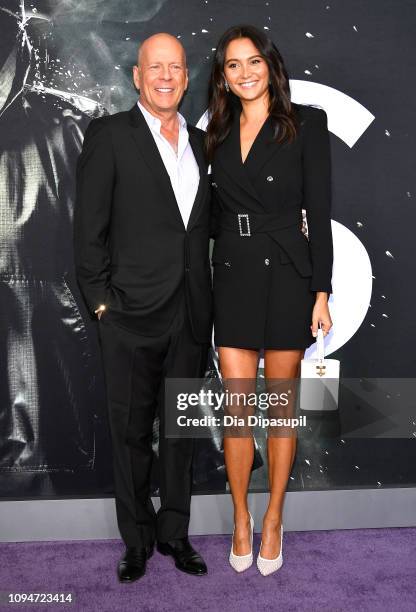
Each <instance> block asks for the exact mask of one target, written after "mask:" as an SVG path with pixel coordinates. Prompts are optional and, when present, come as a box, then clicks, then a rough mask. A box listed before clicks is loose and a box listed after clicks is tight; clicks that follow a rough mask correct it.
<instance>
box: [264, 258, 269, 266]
mask: <svg viewBox="0 0 416 612" xmlns="http://www.w3.org/2000/svg"><path fill="white" fill-rule="evenodd" d="M264 264H265V265H266V266H268V265H270V259H269V258H268V257H266V259H265V260H264Z"/></svg>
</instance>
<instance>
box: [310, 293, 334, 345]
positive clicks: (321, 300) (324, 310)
mask: <svg viewBox="0 0 416 612" xmlns="http://www.w3.org/2000/svg"><path fill="white" fill-rule="evenodd" d="M318 323H321V327H322V331H323V332H324V337H325V336H326V335H327V334H328V333H329V330H330V329H331V327H332V319H331V315H330V314H329V308H328V294H327V293H326V291H317V292H316V301H315V306H314V307H313V311H312V325H311V331H312V335H313V336H314V337H315V338H316V336H317V334H318V328H319V325H318Z"/></svg>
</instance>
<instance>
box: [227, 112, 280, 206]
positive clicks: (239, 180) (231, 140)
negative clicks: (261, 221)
mask: <svg viewBox="0 0 416 612" xmlns="http://www.w3.org/2000/svg"><path fill="white" fill-rule="evenodd" d="M282 146H284V145H281V144H277V143H276V140H275V139H274V137H273V126H272V121H271V119H270V117H268V118H267V119H266V121H265V123H264V124H263V126H262V127H261V129H260V131H259V133H258V134H257V137H256V139H255V140H254V142H253V144H252V146H251V148H250V151H249V153H248V155H247V158H246V160H245V163H244V164H243V162H242V159H241V144H240V113H239V112H235V113H234V117H233V122H232V125H231V130H230V134H229V135H228V137H227V138H226V139H225V140H224V142H223V143H222V144H221V145H220V146H219V147H218V149H217V159H218V161H219V162H220V163H221V166H222V169H223V170H224V171H225V172H227V174H228V175H229V176H230V177H231V178H232V179H233V180H234V182H235V183H236V184H237V185H238V186H239V188H240V189H241V191H242V192H244V196H245V197H244V205H245V206H246V207H247V208H252V209H253V210H258V206H259V204H260V205H261V207H262V208H264V205H263V202H262V201H261V199H260V197H259V195H258V193H257V191H256V189H255V187H254V185H253V183H252V181H251V180H250V175H251V176H256V175H257V174H258V173H259V172H260V170H261V169H262V167H263V166H264V164H265V163H266V162H267V161H268V160H269V159H270V157H271V156H273V155H275V154H276V153H277V152H278V151H280V149H281V147H282ZM248 169H249V170H250V172H248Z"/></svg>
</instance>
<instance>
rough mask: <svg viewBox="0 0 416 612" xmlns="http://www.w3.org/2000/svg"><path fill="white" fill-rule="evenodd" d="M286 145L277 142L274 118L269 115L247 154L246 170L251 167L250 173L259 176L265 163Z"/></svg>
mask: <svg viewBox="0 0 416 612" xmlns="http://www.w3.org/2000/svg"><path fill="white" fill-rule="evenodd" d="M284 146H285V145H284V144H282V143H277V142H276V139H275V138H274V129H273V124H272V120H271V118H270V116H269V117H268V118H267V119H266V121H265V122H264V124H263V126H262V127H261V129H260V131H259V133H258V134H257V137H256V139H255V141H254V142H253V144H252V146H251V149H250V151H249V153H248V155H247V158H246V161H245V164H244V165H245V166H246V170H247V169H248V168H249V170H250V171H249V174H250V175H251V176H257V175H258V174H259V172H260V170H261V169H262V168H263V166H264V164H265V163H266V162H267V161H268V160H269V159H270V158H271V157H272V156H273V155H276V154H277V153H278V152H279V151H280V150H281V148H282V147H284Z"/></svg>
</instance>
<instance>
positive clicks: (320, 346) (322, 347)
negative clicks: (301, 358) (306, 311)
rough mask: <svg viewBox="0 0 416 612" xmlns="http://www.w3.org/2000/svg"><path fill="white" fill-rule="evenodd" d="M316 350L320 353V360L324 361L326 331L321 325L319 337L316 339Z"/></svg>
mask: <svg viewBox="0 0 416 612" xmlns="http://www.w3.org/2000/svg"><path fill="white" fill-rule="evenodd" d="M316 348H317V352H318V360H319V361H323V360H324V359H325V344H324V331H323V329H322V327H321V323H319V329H318V335H317V338H316Z"/></svg>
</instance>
